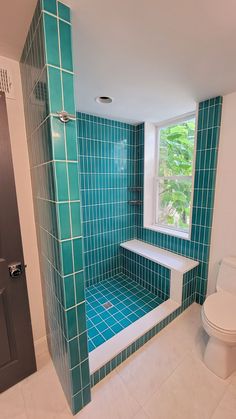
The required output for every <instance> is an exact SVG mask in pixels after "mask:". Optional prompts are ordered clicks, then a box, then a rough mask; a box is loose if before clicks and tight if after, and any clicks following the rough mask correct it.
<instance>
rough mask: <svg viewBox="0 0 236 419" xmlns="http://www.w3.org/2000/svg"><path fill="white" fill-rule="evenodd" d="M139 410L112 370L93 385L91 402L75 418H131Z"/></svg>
mask: <svg viewBox="0 0 236 419" xmlns="http://www.w3.org/2000/svg"><path fill="white" fill-rule="evenodd" d="M139 410H140V406H139V404H138V403H137V401H136V400H135V399H134V398H133V397H132V396H131V395H130V393H129V391H128V390H127V388H126V386H125V385H124V383H123V382H122V380H121V379H120V377H119V376H118V374H117V373H116V372H113V373H111V374H110V375H109V376H108V377H107V378H105V379H104V380H102V381H101V383H99V384H98V385H96V386H95V387H94V389H93V391H92V402H91V403H90V404H88V405H87V406H86V407H85V408H84V409H83V410H82V411H81V412H80V413H79V414H78V415H77V416H76V418H77V417H78V419H83V418H84V419H111V418H112V419H131V418H134V417H135V414H136V413H138V412H139ZM144 418H145V416H144V417H143V419H144Z"/></svg>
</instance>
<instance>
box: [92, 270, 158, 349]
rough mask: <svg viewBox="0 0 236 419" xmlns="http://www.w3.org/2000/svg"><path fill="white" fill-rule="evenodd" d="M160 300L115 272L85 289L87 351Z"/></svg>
mask: <svg viewBox="0 0 236 419" xmlns="http://www.w3.org/2000/svg"><path fill="white" fill-rule="evenodd" d="M162 302H163V301H162V300H161V299H160V298H159V297H157V296H156V295H155V294H152V293H151V292H149V291H148V290H146V288H143V287H142V286H141V285H139V284H137V282H135V281H134V280H132V279H131V278H129V277H128V276H126V275H123V274H119V275H116V276H114V277H113V278H110V279H108V280H105V281H102V282H100V283H99V284H96V285H92V286H91V287H89V288H87V290H86V308H87V325H88V338H89V341H88V343H89V351H90V352H91V351H93V350H94V349H95V348H97V347H98V346H100V345H101V344H102V343H104V342H106V341H107V340H108V339H111V338H112V336H114V335H115V334H116V333H119V332H120V331H121V330H123V329H124V328H125V327H127V326H129V325H130V324H131V323H134V322H135V321H136V320H138V319H139V318H140V317H142V316H144V315H145V314H147V313H148V312H149V311H151V310H153V309H154V308H156V307H157V306H159V305H160V304H161V303H162Z"/></svg>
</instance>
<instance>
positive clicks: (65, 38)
mask: <svg viewBox="0 0 236 419" xmlns="http://www.w3.org/2000/svg"><path fill="white" fill-rule="evenodd" d="M21 72H22V84H23V92H24V103H25V116H26V127H27V139H28V148H29V155H30V164H31V172H32V180H33V195H34V201H35V210H36V219H37V233H38V241H39V251H40V259H41V274H42V284H43V291H44V306H45V317H46V322H47V337H48V344H49V348H50V352H51V356H52V359H53V362H54V365H55V368H56V370H57V373H58V376H59V379H60V381H61V384H62V387H63V390H64V392H65V394H66V397H67V400H68V402H69V404H70V407H71V409H72V412H73V413H76V412H78V411H79V410H80V409H81V408H82V407H83V406H84V405H85V404H87V403H88V402H89V401H90V374H89V364H88V350H87V329H86V320H85V297H84V277H83V256H82V237H81V221H80V220H81V217H80V188H79V175H78V157H77V139H76V136H77V134H76V121H75V117H74V120H71V121H70V122H69V123H67V124H66V125H65V124H63V123H62V122H61V121H59V119H58V117H57V116H56V113H57V111H61V110H62V109H63V108H64V109H66V110H67V111H68V112H69V113H70V114H72V115H75V105H74V86H73V66H72V52H71V24H70V10H69V9H68V7H66V6H65V5H63V4H62V3H60V2H57V1H56V0H44V1H42V2H39V3H38V5H37V8H36V11H35V14H34V17H33V21H32V24H31V27H30V30H29V34H28V37H27V40H26V43H25V47H24V50H23V53H22V58H21ZM52 397H53V394H52ZM55 403H56V401H55Z"/></svg>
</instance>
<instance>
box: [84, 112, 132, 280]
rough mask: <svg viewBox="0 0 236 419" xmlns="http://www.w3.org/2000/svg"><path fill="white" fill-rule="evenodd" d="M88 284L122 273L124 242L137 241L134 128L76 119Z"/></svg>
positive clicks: (94, 119)
mask: <svg viewBox="0 0 236 419" xmlns="http://www.w3.org/2000/svg"><path fill="white" fill-rule="evenodd" d="M77 123H78V146H79V158H80V164H81V166H80V170H81V173H80V175H81V201H82V215H83V237H84V267H85V276H86V285H87V286H89V285H94V284H95V283H97V282H99V281H101V280H104V279H107V278H109V277H112V276H113V275H115V274H117V273H119V272H121V260H120V243H121V242H123V241H126V240H129V239H132V238H133V237H134V236H135V207H134V206H132V205H130V204H129V203H128V201H129V200H130V199H132V198H133V196H132V192H131V191H130V190H129V188H130V187H132V186H133V185H134V183H135V126H134V125H130V124H126V123H123V122H118V121H113V120H109V119H105V118H100V117H96V116H92V115H87V114H84V113H78V114H77Z"/></svg>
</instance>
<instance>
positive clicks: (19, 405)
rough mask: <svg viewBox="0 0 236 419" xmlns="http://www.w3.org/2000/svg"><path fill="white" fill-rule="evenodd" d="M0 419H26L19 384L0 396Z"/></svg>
mask: <svg viewBox="0 0 236 419" xmlns="http://www.w3.org/2000/svg"><path fill="white" fill-rule="evenodd" d="M0 418H1V419H16V418H17V419H26V413H25V405H24V399H23V395H22V392H21V386H20V384H17V385H15V386H14V387H12V388H10V389H9V390H7V391H5V392H4V393H2V394H0Z"/></svg>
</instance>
